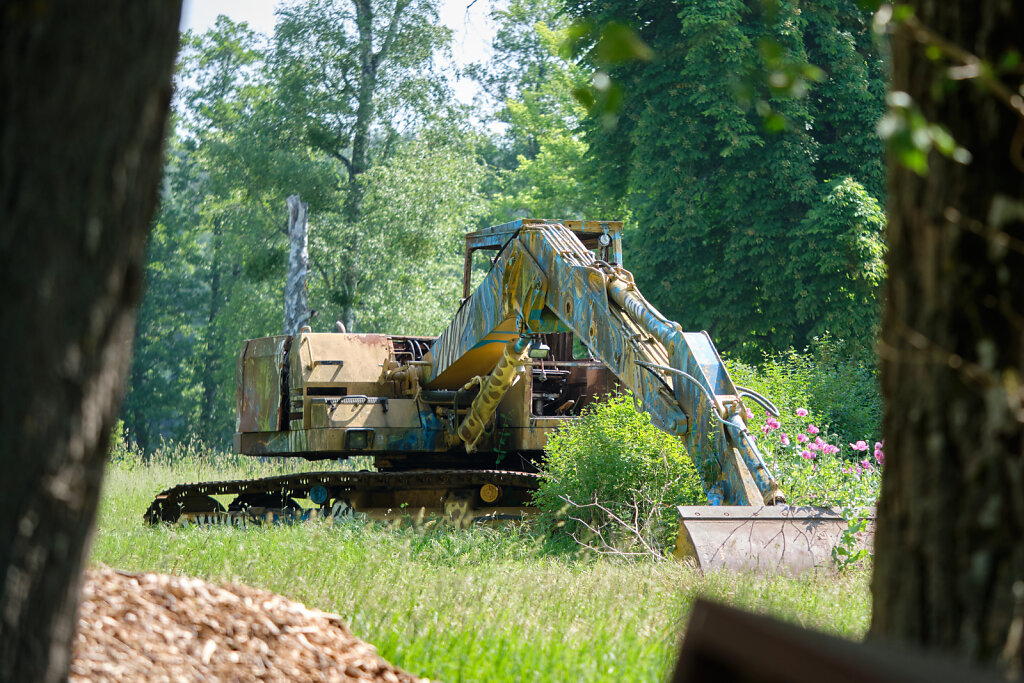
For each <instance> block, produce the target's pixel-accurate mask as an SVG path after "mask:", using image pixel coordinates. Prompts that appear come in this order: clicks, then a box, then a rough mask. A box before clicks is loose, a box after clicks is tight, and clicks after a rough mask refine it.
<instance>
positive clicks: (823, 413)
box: [726, 335, 882, 443]
mask: <svg viewBox="0 0 1024 683" xmlns="http://www.w3.org/2000/svg"><path fill="white" fill-rule="evenodd" d="M726 365H727V367H728V369H729V374H730V376H731V377H732V379H733V381H735V382H736V383H737V384H739V385H742V386H746V387H750V388H751V389H754V390H755V391H757V392H759V393H761V394H764V395H765V396H767V397H768V398H770V399H771V400H772V402H774V403H775V405H776V406H778V408H779V410H780V411H781V412H782V418H781V419H782V431H787V432H792V431H793V430H794V429H795V426H794V425H793V424H790V423H789V420H790V419H791V418H792V416H793V415H794V411H796V409H797V408H806V409H809V410H810V411H811V413H812V414H813V415H814V418H815V421H816V422H817V424H818V426H819V427H821V426H822V425H827V426H828V432H829V433H830V434H834V435H837V436H836V440H837V441H840V442H842V443H849V442H856V440H858V439H866V440H869V441H875V440H878V439H879V438H880V437H881V432H882V428H881V426H882V395H881V390H880V387H879V385H878V376H877V372H876V369H875V366H874V363H873V362H872V361H871V360H865V359H858V358H856V357H853V356H851V355H850V354H849V353H848V347H847V344H846V343H845V342H843V341H842V340H837V339H835V338H834V337H831V336H829V335H825V336H823V337H821V338H816V339H815V340H814V342H813V343H812V345H811V346H810V347H809V348H807V349H805V350H804V352H803V353H799V352H797V351H795V350H793V349H790V350H789V351H787V352H785V353H780V354H778V355H776V356H766V357H765V359H764V362H763V363H761V365H758V366H755V365H749V364H747V363H743V362H740V361H735V360H730V361H727V362H726ZM748 407H751V408H753V407H754V406H753V405H751V404H749V402H748ZM755 413H756V415H757V417H756V419H755V421H754V424H753V426H752V428H755V427H756V428H760V427H761V426H762V425H763V424H764V414H763V412H761V411H760V410H755Z"/></svg>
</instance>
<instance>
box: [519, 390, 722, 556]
mask: <svg viewBox="0 0 1024 683" xmlns="http://www.w3.org/2000/svg"><path fill="white" fill-rule="evenodd" d="M545 454H546V461H545V464H544V468H543V471H542V472H541V483H540V488H539V489H538V491H537V492H536V494H535V495H534V502H535V503H536V505H537V507H538V508H539V509H540V517H539V520H538V521H539V523H540V525H541V526H542V528H545V529H547V530H554V529H558V530H560V531H561V532H564V533H567V534H569V535H570V536H571V537H572V538H574V539H576V540H577V542H579V543H581V544H583V545H585V546H587V547H590V548H592V549H594V550H597V551H599V552H603V553H616V554H623V555H631V554H642V555H655V556H659V557H660V556H663V555H664V553H665V550H666V549H667V548H668V547H670V544H671V540H672V539H673V538H674V532H675V529H676V521H675V520H676V514H675V511H674V506H676V505H688V504H697V503H701V502H703V501H704V488H703V485H702V483H701V479H700V475H699V474H698V472H697V468H696V467H695V466H694V464H693V463H692V462H691V461H690V459H689V458H688V457H687V455H686V452H685V450H684V448H683V445H682V442H681V440H680V439H678V438H677V437H674V436H671V435H669V434H666V433H665V432H663V431H662V430H660V429H658V428H657V427H655V426H654V425H653V424H651V417H650V415H648V414H647V413H645V412H640V411H638V410H637V409H636V407H635V406H634V404H633V398H632V396H630V395H625V396H609V397H607V398H606V399H605V400H604V401H601V402H598V403H595V404H593V405H592V406H591V407H589V408H588V409H587V410H585V411H584V412H583V414H582V415H581V416H580V417H579V418H578V419H576V420H573V421H571V422H569V423H568V424H567V425H566V426H565V427H562V428H559V429H558V431H556V432H555V433H554V434H552V435H551V437H550V438H549V439H548V443H547V447H546V448H545Z"/></svg>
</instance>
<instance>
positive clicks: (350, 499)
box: [145, 470, 539, 525]
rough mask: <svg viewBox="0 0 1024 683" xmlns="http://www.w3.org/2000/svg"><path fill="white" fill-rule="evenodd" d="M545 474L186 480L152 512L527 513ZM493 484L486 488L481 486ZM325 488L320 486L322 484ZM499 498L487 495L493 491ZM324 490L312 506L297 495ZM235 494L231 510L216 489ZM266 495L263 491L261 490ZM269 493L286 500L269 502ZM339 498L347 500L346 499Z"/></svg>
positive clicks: (227, 515) (232, 516)
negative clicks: (300, 503)
mask: <svg viewBox="0 0 1024 683" xmlns="http://www.w3.org/2000/svg"><path fill="white" fill-rule="evenodd" d="M538 482H539V475H537V474H533V473H528V472H510V471H505V470H440V471H438V470H413V471H407V472H305V473H302V474H290V475H283V476H279V477H267V478H264V479H238V480H232V481H212V482H203V483H190V484H179V485H177V486H172V487H171V488H169V489H166V490H164V491H162V492H160V493H159V494H158V495H157V496H156V498H155V499H154V500H153V502H152V503H151V504H150V506H149V509H148V510H146V514H145V520H146V522H148V523H150V524H159V523H161V522H167V523H176V522H182V521H187V522H189V523H213V524H236V525H244V524H253V523H257V524H258V523H260V522H261V521H264V520H267V519H277V518H278V517H281V516H287V517H290V518H306V517H309V516H316V515H320V516H331V515H337V514H339V511H340V512H348V511H352V512H359V513H367V514H370V515H373V516H387V515H388V513H391V512H393V511H396V510H401V511H403V512H405V513H412V512H416V511H419V510H421V509H423V510H426V511H427V512H447V513H448V514H453V510H454V511H458V512H459V513H460V514H462V515H463V516H465V515H470V516H472V517H473V518H474V519H477V518H479V519H497V518H502V517H505V516H507V515H510V514H522V511H523V507H524V506H525V505H526V504H527V503H528V500H529V496H530V493H532V491H534V490H535V489H536V488H537V484H538ZM488 486H490V487H491V488H489V489H487V490H486V491H485V492H484V493H483V494H481V490H482V489H484V487H488ZM318 487H320V488H322V490H318V491H317V492H314V489H315V488H318ZM495 491H496V492H497V498H495V499H494V500H491V501H487V500H485V499H484V498H485V497H486V498H490V497H491V496H490V494H491V493H493V492H495ZM311 493H319V496H318V497H319V498H320V500H319V501H317V502H316V503H314V507H313V508H312V509H306V510H303V509H302V508H301V506H298V505H297V504H296V503H295V499H303V498H310V497H311ZM223 495H227V496H231V495H233V496H236V499H235V502H234V503H232V504H231V505H230V506H229V507H228V509H227V510H225V509H224V507H223V505H221V504H220V503H219V502H218V501H217V500H216V499H214V498H213V496H223ZM261 497H262V498H261ZM268 497H270V498H271V499H275V500H277V501H280V502H279V503H276V504H274V505H261V504H259V503H261V502H262V503H266V501H267V499H268ZM339 506H340V507H339Z"/></svg>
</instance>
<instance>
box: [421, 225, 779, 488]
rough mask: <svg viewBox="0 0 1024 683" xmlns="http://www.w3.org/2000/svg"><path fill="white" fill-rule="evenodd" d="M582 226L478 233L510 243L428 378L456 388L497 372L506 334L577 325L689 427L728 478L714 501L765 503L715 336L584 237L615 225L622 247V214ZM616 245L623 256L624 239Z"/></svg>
mask: <svg viewBox="0 0 1024 683" xmlns="http://www.w3.org/2000/svg"><path fill="white" fill-rule="evenodd" d="M576 225H577V226H578V229H571V228H570V227H566V226H565V225H563V224H561V223H557V222H549V221H530V220H520V221H513V222H511V223H505V224H503V225H499V226H494V227H492V228H488V229H486V230H481V231H479V232H477V233H473V235H471V236H470V237H469V238H468V239H467V244H470V243H472V244H475V245H477V247H479V248H495V247H500V252H499V254H498V256H497V258H496V260H495V261H494V265H493V266H492V268H491V270H490V272H489V273H488V274H487V276H486V277H485V278H484V281H483V283H482V284H481V285H480V287H478V288H477V290H476V291H475V292H474V293H473V295H472V296H471V297H469V298H468V299H467V300H466V301H465V302H464V303H463V306H462V308H461V309H460V310H459V312H458V314H457V315H456V317H455V319H454V320H453V321H452V323H451V324H450V325H449V326H448V328H447V329H446V330H445V331H444V332H443V333H442V335H441V336H440V337H439V338H438V340H437V341H436V342H435V344H434V345H433V347H432V350H431V353H432V361H433V366H432V367H431V368H430V369H429V370H428V371H427V372H426V373H425V377H424V386H426V387H428V388H457V387H458V386H461V383H462V382H464V381H466V379H467V378H469V377H473V376H482V375H487V374H488V373H490V372H491V371H492V370H493V368H494V367H495V365H496V364H497V363H498V360H499V359H500V357H501V351H502V349H503V348H504V346H503V344H505V343H507V342H509V341H510V340H512V339H513V338H514V337H515V336H516V335H517V334H521V333H528V334H539V333H548V332H557V331H565V330H571V331H572V332H573V333H575V334H576V336H577V337H578V338H579V339H580V340H581V341H582V342H583V343H585V344H586V345H587V346H588V347H589V348H590V349H591V351H592V352H593V353H594V354H595V356H596V357H597V358H598V359H600V360H601V361H602V362H604V364H605V365H607V366H608V368H609V369H611V370H612V372H614V373H615V375H616V376H617V377H618V379H619V380H620V381H621V382H622V383H623V385H624V386H625V387H627V388H628V389H630V390H631V391H632V392H633V395H634V396H635V397H636V398H637V400H638V401H639V402H640V403H641V404H642V405H643V407H644V408H645V409H646V410H647V411H648V412H650V413H651V416H652V419H653V420H654V421H655V422H656V423H657V424H658V425H659V426H661V427H662V428H663V429H665V430H666V431H669V432H670V433H673V434H678V435H680V436H683V437H684V439H685V441H686V444H687V450H688V452H689V454H690V456H691V457H692V458H693V459H694V460H695V461H696V462H697V463H698V465H700V466H702V467H703V469H704V470H705V472H711V471H716V472H719V473H720V477H719V481H717V482H709V484H710V488H711V490H710V492H709V501H710V502H716V501H719V500H720V501H722V502H724V503H727V504H733V505H748V504H755V505H756V504H763V503H764V502H774V501H775V500H777V499H779V498H780V495H779V492H778V486H777V484H776V482H775V480H774V478H773V477H772V476H771V474H770V472H769V471H768V469H767V467H765V465H764V462H763V459H762V458H761V455H760V452H759V451H758V449H757V446H756V444H755V442H754V440H753V439H752V438H751V437H750V434H749V432H748V431H747V427H746V421H745V418H744V414H745V411H744V410H743V406H742V402H741V400H740V397H739V395H738V393H737V390H736V387H735V385H734V384H733V382H732V380H731V379H730V378H729V374H728V372H727V371H726V368H725V365H724V364H723V363H722V359H721V358H720V357H719V355H718V352H717V351H716V350H715V347H714V344H712V343H711V339H710V337H709V336H708V335H707V333H705V332H699V333H684V332H683V331H682V329H681V327H680V326H679V325H678V323H675V322H673V321H671V320H668V319H667V318H665V316H663V315H662V314H661V313H660V312H658V311H657V309H655V308H654V307H653V306H651V305H650V304H649V303H648V302H647V300H646V299H644V297H643V295H642V294H641V293H640V292H639V290H638V289H637V288H636V285H635V284H634V282H633V276H632V274H631V273H630V272H629V271H628V270H625V269H624V268H622V267H621V266H619V265H616V264H614V263H612V264H609V263H605V262H603V261H599V260H597V258H596V257H595V255H594V253H593V252H592V251H591V250H590V249H588V248H587V247H586V246H585V245H584V243H583V242H582V241H581V239H580V237H585V238H588V239H589V238H593V239H597V238H598V237H599V236H600V235H602V234H606V233H608V232H611V237H612V238H613V240H614V241H613V242H612V244H613V246H614V245H615V244H617V242H618V238H619V231H620V230H621V224H617V223H616V224H612V223H604V224H602V223H597V222H594V223H586V224H576ZM609 225H612V226H614V230H612V231H609V229H608V226H609ZM612 254H613V255H612V256H611V258H612V259H613V260H614V259H615V249H614V248H613V250H612ZM499 342H501V343H499Z"/></svg>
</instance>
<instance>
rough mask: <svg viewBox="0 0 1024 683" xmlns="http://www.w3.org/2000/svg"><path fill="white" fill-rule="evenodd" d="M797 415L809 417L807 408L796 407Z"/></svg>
mask: <svg viewBox="0 0 1024 683" xmlns="http://www.w3.org/2000/svg"><path fill="white" fill-rule="evenodd" d="M796 416H797V417H807V408H797V409H796Z"/></svg>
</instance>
